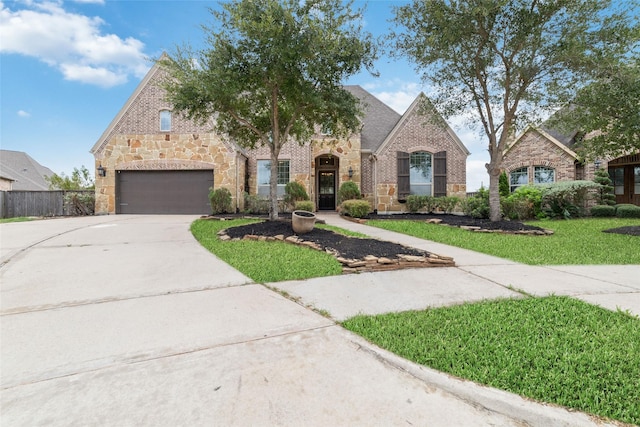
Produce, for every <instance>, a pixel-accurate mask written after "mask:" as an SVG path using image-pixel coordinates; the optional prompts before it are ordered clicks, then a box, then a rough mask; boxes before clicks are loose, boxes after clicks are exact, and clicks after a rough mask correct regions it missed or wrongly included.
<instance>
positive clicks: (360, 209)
mask: <svg viewBox="0 0 640 427" xmlns="http://www.w3.org/2000/svg"><path fill="white" fill-rule="evenodd" d="M340 207H341V210H342V212H343V213H344V214H345V215H348V216H350V217H353V218H364V217H365V216H367V215H368V214H369V212H371V205H369V202H367V201H366V200H353V199H351V200H345V201H344V202H342V204H341V205H340Z"/></svg>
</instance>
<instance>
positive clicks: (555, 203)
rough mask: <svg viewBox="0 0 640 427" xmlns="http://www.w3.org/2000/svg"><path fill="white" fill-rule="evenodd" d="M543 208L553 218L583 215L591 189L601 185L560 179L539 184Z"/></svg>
mask: <svg viewBox="0 0 640 427" xmlns="http://www.w3.org/2000/svg"><path fill="white" fill-rule="evenodd" d="M539 187H540V188H541V189H542V208H543V210H544V212H545V213H546V214H547V215H549V216H550V217H552V218H565V219H569V218H573V217H580V216H582V215H583V212H584V207H585V202H586V200H587V195H588V194H589V191H592V190H595V189H597V188H599V187H600V184H596V183H595V182H593V181H560V182H555V183H553V184H545V185H540V186H539Z"/></svg>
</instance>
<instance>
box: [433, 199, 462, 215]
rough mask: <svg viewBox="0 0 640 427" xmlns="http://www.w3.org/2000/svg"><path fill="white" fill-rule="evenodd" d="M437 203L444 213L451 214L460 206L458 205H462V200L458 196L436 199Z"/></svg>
mask: <svg viewBox="0 0 640 427" xmlns="http://www.w3.org/2000/svg"><path fill="white" fill-rule="evenodd" d="M435 203H436V204H437V205H438V207H439V208H440V210H441V211H443V212H444V213H451V212H453V211H454V209H455V208H456V206H458V203H460V199H459V198H458V197H456V196H443V197H436V198H435Z"/></svg>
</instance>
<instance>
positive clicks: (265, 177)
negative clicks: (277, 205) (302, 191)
mask: <svg viewBox="0 0 640 427" xmlns="http://www.w3.org/2000/svg"><path fill="white" fill-rule="evenodd" d="M270 179H271V161H270V160H258V194H260V195H262V196H269V180H270ZM288 183H289V160H279V161H278V196H283V195H284V186H285V185H287V184H288Z"/></svg>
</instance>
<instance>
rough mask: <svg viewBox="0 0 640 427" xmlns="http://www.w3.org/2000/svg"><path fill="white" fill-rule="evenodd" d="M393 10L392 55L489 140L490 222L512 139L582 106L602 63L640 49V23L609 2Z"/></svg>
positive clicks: (477, 0)
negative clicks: (573, 103) (583, 92)
mask: <svg viewBox="0 0 640 427" xmlns="http://www.w3.org/2000/svg"><path fill="white" fill-rule="evenodd" d="M394 11H395V18H394V21H395V22H396V23H397V24H399V27H400V30H399V31H398V32H397V34H394V35H393V40H394V47H395V48H396V50H397V52H399V53H400V54H402V55H406V56H407V57H409V58H410V59H411V60H412V61H413V62H414V63H415V65H416V68H417V70H418V71H419V72H420V73H421V74H422V77H423V79H424V80H425V81H426V82H427V83H429V84H431V85H433V87H434V90H435V94H434V95H433V96H432V97H431V98H432V100H433V103H434V104H435V106H436V108H437V109H438V110H439V111H440V112H441V113H442V114H443V116H444V117H450V116H452V115H455V114H461V113H468V112H469V111H471V112H472V113H473V118H474V123H477V124H479V126H480V127H481V129H482V131H483V133H484V134H485V135H486V137H487V139H488V151H489V154H490V162H489V163H488V164H487V165H486V167H487V171H488V172H489V177H490V181H489V182H490V185H489V192H490V207H491V215H490V216H491V219H492V220H498V219H500V196H499V192H498V179H499V176H500V173H501V167H502V161H503V153H504V150H505V148H506V147H507V144H508V142H509V140H510V138H512V137H513V135H514V133H515V132H516V131H517V130H518V129H520V128H522V127H523V126H524V125H526V124H528V123H531V122H536V121H538V120H539V119H540V118H541V117H543V116H544V115H545V114H547V113H548V112H549V111H551V110H553V109H555V108H558V107H559V106H560V105H563V104H566V103H567V100H571V99H575V97H576V95H577V93H578V90H579V89H580V88H582V87H585V86H586V84H588V83H590V82H592V81H593V71H594V70H595V69H596V67H597V66H598V64H599V63H601V62H602V60H604V59H606V60H607V61H608V63H610V64H616V63H620V62H621V58H623V57H624V56H625V55H628V54H629V53H630V52H631V51H632V50H633V48H634V47H636V46H637V40H638V37H637V35H638V32H637V28H638V23H637V22H636V21H634V20H633V19H632V18H631V17H630V16H629V14H628V13H627V12H625V11H618V10H615V9H614V8H613V7H612V6H611V2H610V1H606V0H554V1H544V0H431V1H422V0H414V1H413V2H412V3H410V4H408V5H405V6H401V7H396V8H395V9H394Z"/></svg>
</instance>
